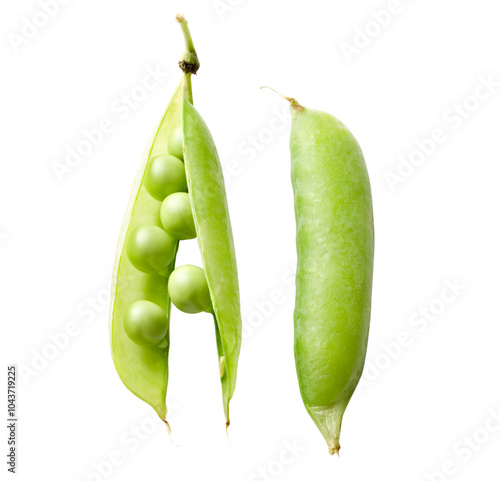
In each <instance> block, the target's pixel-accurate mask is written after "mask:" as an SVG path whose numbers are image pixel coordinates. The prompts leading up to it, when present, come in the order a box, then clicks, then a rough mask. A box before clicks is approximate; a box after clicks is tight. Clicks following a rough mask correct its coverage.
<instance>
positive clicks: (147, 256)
mask: <svg viewBox="0 0 500 481" xmlns="http://www.w3.org/2000/svg"><path fill="white" fill-rule="evenodd" d="M175 249H176V241H175V239H173V238H172V237H170V236H169V235H168V234H167V233H166V232H165V231H164V230H163V229H161V228H160V227H158V226H155V225H143V226H140V227H136V228H135V229H134V230H133V231H132V232H131V233H130V234H129V238H128V241H127V255H128V258H129V260H130V262H131V263H132V265H133V266H134V267H135V268H136V269H138V270H140V271H141V272H146V273H149V274H152V273H155V272H163V271H165V269H166V268H167V266H168V264H169V263H170V262H171V261H172V259H173V257H174V254H175Z"/></svg>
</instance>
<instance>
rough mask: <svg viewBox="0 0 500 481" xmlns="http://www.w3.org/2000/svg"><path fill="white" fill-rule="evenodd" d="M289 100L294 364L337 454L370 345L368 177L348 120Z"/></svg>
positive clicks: (314, 415) (318, 422) (308, 402)
mask: <svg viewBox="0 0 500 481" xmlns="http://www.w3.org/2000/svg"><path fill="white" fill-rule="evenodd" d="M287 100H289V101H290V106H291V112H292V130H291V137H290V152H291V162H292V186H293V190H294V199H295V217H296V223H297V236H296V239H297V276H296V293H297V295H296V300H295V311H294V324H295V364H296V369H297V377H298V381H299V387H300V392H301V395H302V399H303V401H304V404H305V407H306V409H307V411H308V412H309V414H310V415H311V417H312V419H313V421H314V422H315V423H316V425H317V427H318V428H319V430H320V432H321V433H322V435H323V436H324V438H325V440H326V441H327V444H328V447H329V451H330V453H331V454H334V453H338V450H339V449H340V444H339V437H340V427H341V423H342V418H343V414H344V411H345V409H346V407H347V404H348V402H349V399H350V398H351V396H352V394H353V392H354V390H355V388H356V385H357V384H358V381H359V379H360V377H361V373H362V371H363V365H364V361H365V356H366V346H367V342H368V331H369V325H370V305H371V291H372V276H373V254H374V230H373V212H372V200H371V190H370V181H369V178H368V172H367V169H366V165H365V161H364V158H363V153H362V152H361V148H360V147H359V144H358V142H357V141H356V139H355V138H354V137H353V135H352V134H351V133H350V132H349V130H348V129H347V128H346V127H345V125H343V124H342V123H341V122H340V121H339V120H337V119H336V118H335V117H333V116H332V115H330V114H327V113H325V112H320V111H318V110H312V109H308V108H305V107H303V106H302V105H300V104H299V103H298V102H297V101H296V100H295V99H292V98H288V97H287Z"/></svg>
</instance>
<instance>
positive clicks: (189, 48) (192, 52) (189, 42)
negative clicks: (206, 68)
mask: <svg viewBox="0 0 500 481" xmlns="http://www.w3.org/2000/svg"><path fill="white" fill-rule="evenodd" d="M175 19H176V20H177V22H179V25H180V26H181V29H182V33H183V34H184V41H185V42H186V51H185V52H184V54H183V55H182V58H181V60H180V61H179V67H180V68H181V70H182V71H183V72H184V73H185V74H192V73H194V74H196V72H197V71H198V69H199V68H200V61H199V60H198V55H197V54H196V49H195V48H194V43H193V39H192V37H191V32H190V31H189V27H188V23H187V20H186V19H185V18H184V15H180V14H179V15H177V17H175Z"/></svg>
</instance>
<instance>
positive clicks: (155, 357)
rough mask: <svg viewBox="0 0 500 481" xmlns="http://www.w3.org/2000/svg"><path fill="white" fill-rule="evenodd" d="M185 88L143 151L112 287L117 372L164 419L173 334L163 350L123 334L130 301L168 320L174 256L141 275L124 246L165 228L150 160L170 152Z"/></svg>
mask: <svg viewBox="0 0 500 481" xmlns="http://www.w3.org/2000/svg"><path fill="white" fill-rule="evenodd" d="M182 85H183V84H182V82H181V83H180V84H179V87H178V88H177V90H176V92H175V94H174V96H173V98H172V101H171V102H170V105H169V106H168V108H167V110H166V112H165V115H164V117H163V119H162V120H161V122H160V125H159V127H158V129H157V130H156V131H155V134H154V135H153V137H152V140H151V141H150V143H149V145H148V147H147V149H146V152H145V153H144V158H143V160H142V162H141V166H140V168H139V172H138V174H137V177H136V180H135V182H134V187H133V188H132V194H131V197H130V202H129V206H128V208H127V212H126V214H125V219H124V222H123V227H122V230H121V233H120V238H119V241H118V249H117V257H116V260H115V267H114V271H113V283H112V288H111V292H112V299H111V310H112V311H111V352H112V355H113V361H114V363H115V367H116V370H117V371H118V374H119V375H120V378H121V379H122V381H123V382H124V384H125V385H126V386H127V388H128V389H130V391H132V392H133V393H134V394H135V395H136V396H138V397H139V398H141V399H142V400H143V401H145V402H147V403H148V404H150V405H151V406H152V407H153V408H154V410H155V411H156V412H157V413H158V415H159V416H160V418H161V419H163V420H165V417H166V414H167V408H166V404H165V396H166V391H167V383H168V349H169V345H170V340H169V332H168V331H167V334H166V337H165V343H164V344H165V345H164V346H162V347H158V346H150V347H148V346H139V345H137V344H136V343H134V342H133V341H132V340H131V339H130V338H129V336H128V335H127V333H126V332H125V329H124V319H125V316H126V313H127V310H128V308H129V307H130V305H131V304H132V303H134V302H136V301H140V300H148V301H151V302H154V303H155V304H158V305H159V306H160V307H162V308H163V309H165V311H166V314H167V322H169V320H170V306H171V303H170V298H169V295H168V289H167V285H168V276H169V274H170V273H171V272H172V271H173V269H174V263H175V257H174V259H173V260H172V261H171V263H170V264H169V265H168V266H167V269H166V272H165V273H163V274H164V275H160V274H154V273H153V274H148V273H143V272H140V271H139V270H137V269H136V268H135V267H134V266H133V265H132V263H131V262H130V260H129V258H128V256H127V253H126V244H125V243H126V240H127V238H128V236H129V235H130V233H131V232H132V231H133V230H134V229H135V228H136V227H139V226H141V225H145V224H151V225H155V226H158V227H161V223H160V217H159V215H158V213H159V211H160V206H161V201H159V200H156V199H154V198H153V197H151V196H150V195H149V194H148V192H147V191H146V188H145V186H144V175H145V172H146V170H147V167H148V165H149V163H150V160H151V159H152V158H154V157H155V156H156V155H159V154H162V153H164V152H166V151H167V143H168V139H169V137H170V135H171V133H172V132H173V131H174V129H175V128H176V127H177V126H178V125H180V120H181V119H180V114H181V102H182V93H183V88H182ZM177 244H178V243H177ZM176 249H177V247H176Z"/></svg>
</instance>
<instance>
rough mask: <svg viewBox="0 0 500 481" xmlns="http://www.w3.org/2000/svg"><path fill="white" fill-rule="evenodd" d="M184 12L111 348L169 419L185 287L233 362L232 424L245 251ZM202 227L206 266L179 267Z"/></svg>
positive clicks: (116, 283) (224, 379)
mask: <svg viewBox="0 0 500 481" xmlns="http://www.w3.org/2000/svg"><path fill="white" fill-rule="evenodd" d="M177 21H178V22H179V23H180V25H181V28H182V30H183V33H184V37H185V40H186V52H185V54H184V56H183V58H182V60H181V62H179V66H180V67H181V69H182V70H183V75H182V79H181V82H180V84H179V86H178V88H177V90H176V91H175V93H174V95H173V98H172V100H171V102H170V105H169V106H168V108H167V110H166V112H165V115H164V116H163V119H162V120H161V122H160V125H159V127H158V129H157V130H156V132H155V133H154V135H153V137H152V139H151V141H150V144H149V146H148V147H147V150H146V153H145V155H144V158H143V161H142V163H141V167H140V169H139V173H138V175H137V179H136V182H135V184H134V188H133V191H132V196H131V200H130V204H129V208H128V210H127V213H126V216H125V220H124V224H123V228H122V233H121V235H120V239H119V244H118V250H117V257H116V262H115V269H114V274H113V287H112V293H113V298H112V304H111V325H110V329H111V348H112V354H113V360H114V363H115V367H116V369H117V371H118V373H119V375H120V377H121V379H122V380H123V382H124V383H125V385H126V386H127V387H128V388H129V389H130V391H132V392H133V393H134V394H136V395H137V396H138V397H140V398H141V399H143V400H144V401H146V402H147V403H148V404H150V405H151V406H152V407H153V408H154V409H155V410H156V412H157V413H158V415H159V416H160V417H161V419H163V420H164V421H165V422H166V414H167V408H166V402H165V397H166V390H167V385H168V362H169V361H168V351H169V345H170V336H169V326H170V320H171V301H172V299H173V298H174V297H175V302H176V305H177V306H178V307H179V308H180V309H181V310H184V311H185V312H193V313H194V312H202V311H206V312H209V313H211V314H212V315H213V317H214V320H215V334H216V336H215V338H216V345H217V351H218V358H219V361H218V363H217V369H219V370H220V365H221V364H223V365H224V366H225V369H224V372H221V383H222V394H223V406H224V412H225V416H226V425H229V401H230V399H231V397H232V395H233V392H234V386H235V382H236V369H237V363H238V356H239V349H240V343H241V315H240V308H239V292H238V278H237V271H236V260H235V254H234V247H233V238H232V232H231V225H230V221H229V215H228V210H227V203H226V196H225V188H224V183H223V180H222V170H221V166H220V163H219V160H218V156H217V151H216V149H215V146H214V144H213V140H212V137H211V136H210V133H209V131H208V129H207V127H206V125H205V123H204V122H203V120H202V119H201V117H200V115H199V114H198V113H197V112H196V110H195V109H194V107H193V105H192V102H193V99H192V87H191V75H192V74H193V73H196V71H197V70H198V67H199V62H198V58H197V55H196V51H195V49H194V46H193V43H192V40H191V36H190V33H189V30H188V28H187V22H186V21H185V19H184V18H183V17H182V16H178V17H177ZM193 131H195V132H196V138H195V139H193V138H192V137H191V133H192V132H193ZM199 190H202V191H204V190H209V191H210V192H211V196H208V197H207V196H206V195H205V194H204V193H199V192H197V191H199ZM169 198H170V201H169V202H166V200H167V199H169ZM163 205H165V206H166V207H163ZM195 237H198V242H199V245H200V250H201V254H202V260H203V267H204V269H202V268H200V267H196V266H181V267H179V268H177V269H176V270H174V269H175V258H176V253H177V250H178V246H179V242H180V241H181V240H182V239H190V238H195ZM214 249H215V250H216V252H213V250H214ZM173 272H177V273H178V272H180V275H179V274H176V275H175V276H173V275H172V273H173ZM183 272H184V273H186V272H187V275H184V276H183V275H182V273H183ZM175 278H178V279H179V280H180V281H182V282H180V281H179V282H176V281H175ZM170 280H172V281H173V282H172V283H170ZM169 285H170V287H171V288H172V295H171V294H170V292H169Z"/></svg>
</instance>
